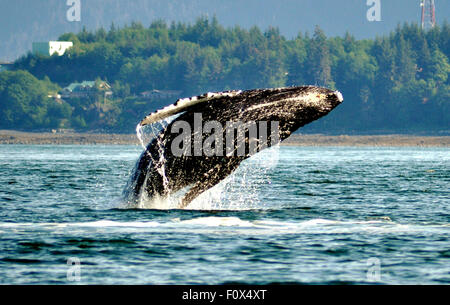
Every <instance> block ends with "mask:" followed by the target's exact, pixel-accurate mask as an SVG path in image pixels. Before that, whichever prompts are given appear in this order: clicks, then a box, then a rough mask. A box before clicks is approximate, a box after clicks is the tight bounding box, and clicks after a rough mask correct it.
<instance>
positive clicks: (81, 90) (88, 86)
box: [61, 81, 112, 98]
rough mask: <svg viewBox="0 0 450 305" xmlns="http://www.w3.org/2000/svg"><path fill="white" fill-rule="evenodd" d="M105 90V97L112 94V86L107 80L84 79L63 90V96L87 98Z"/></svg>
mask: <svg viewBox="0 0 450 305" xmlns="http://www.w3.org/2000/svg"><path fill="white" fill-rule="evenodd" d="M99 90H100V91H103V93H104V97H108V96H111V95H112V91H111V86H110V85H109V84H108V83H107V82H105V81H99V82H96V81H83V82H81V83H71V84H70V85H69V86H67V87H65V88H64V89H63V90H62V91H61V97H62V98H87V97H91V96H94V95H95V94H97V93H98V91H99Z"/></svg>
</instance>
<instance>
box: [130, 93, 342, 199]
mask: <svg viewBox="0 0 450 305" xmlns="http://www.w3.org/2000/svg"><path fill="white" fill-rule="evenodd" d="M342 101H343V97H342V94H341V93H340V92H339V91H334V90H330V89H327V88H321V87H314V86H303V87H286V88H274V89H253V90H245V91H241V90H239V91H225V92H217V93H206V94H203V95H200V96H194V97H191V98H184V99H179V100H178V101H176V102H175V103H174V104H172V105H169V106H167V107H164V108H162V109H160V110H157V111H155V112H153V113H150V114H149V115H147V116H146V117H145V118H144V119H143V120H142V121H141V122H140V123H139V125H138V129H140V128H142V127H143V126H146V125H149V124H154V123H157V122H160V121H162V120H166V119H168V118H170V117H173V116H175V115H177V116H176V118H175V119H173V120H172V121H170V122H169V123H168V125H167V126H166V127H165V128H163V129H162V130H161V131H160V132H159V134H157V135H156V136H155V137H154V138H153V139H152V140H151V141H150V143H149V144H148V145H147V146H146V149H145V151H144V152H143V153H142V154H141V156H140V157H139V160H138V161H137V163H136V166H135V168H134V171H133V173H132V175H131V177H130V180H129V182H128V184H127V187H126V189H125V191H124V194H125V196H126V199H127V200H128V202H130V203H132V202H138V201H139V200H141V198H142V197H143V196H144V197H145V198H152V197H154V196H159V197H167V196H170V195H171V194H173V193H176V192H177V191H179V190H181V189H184V188H187V189H188V190H187V192H186V193H185V194H184V197H183V198H182V199H181V202H180V203H179V208H185V207H187V206H188V204H189V203H190V202H191V201H192V200H194V199H195V198H196V197H197V196H198V195H200V194H201V193H203V192H204V191H206V190H208V189H209V188H211V187H213V186H215V185H216V184H218V183H219V182H220V181H222V180H223V179H225V178H226V177H227V176H228V175H230V174H231V173H232V172H233V171H234V170H235V169H236V168H237V167H238V166H239V164H240V163H241V162H242V161H243V160H245V159H247V158H249V157H251V156H252V155H253V154H255V153H257V152H259V151H261V150H263V149H265V148H266V147H271V146H273V145H277V144H279V143H280V142H281V141H283V140H285V139H286V138H288V137H289V136H290V135H291V134H292V133H293V132H295V131H296V130H297V129H299V128H300V127H302V126H304V125H306V124H308V123H310V122H312V121H314V120H317V119H319V118H320V117H322V116H325V115H327V114H328V113H329V112H330V111H331V110H333V109H334V108H335V107H336V106H338V105H339V104H340V103H341V102H342Z"/></svg>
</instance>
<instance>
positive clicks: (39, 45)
mask: <svg viewBox="0 0 450 305" xmlns="http://www.w3.org/2000/svg"><path fill="white" fill-rule="evenodd" d="M71 47H73V42H71V41H46V42H33V54H39V55H47V56H52V55H53V54H54V53H57V54H58V56H62V55H64V53H65V52H66V50H67V49H69V48H71Z"/></svg>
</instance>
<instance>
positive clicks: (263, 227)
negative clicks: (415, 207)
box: [0, 216, 450, 235]
mask: <svg viewBox="0 0 450 305" xmlns="http://www.w3.org/2000/svg"><path fill="white" fill-rule="evenodd" d="M0 228H1V229H2V230H3V231H5V232H8V231H11V230H12V231H14V232H22V231H25V232H28V231H40V230H44V231H50V232H52V231H55V232H57V231H59V230H71V231H73V230H76V231H83V230H92V229H98V230H102V233H108V232H117V231H118V230H119V231H120V232H148V231H155V232H160V231H164V232H168V231H169V232H177V231H180V232H183V233H185V232H189V231H186V230H190V231H192V232H202V233H210V234H216V233H217V232H218V231H217V230H219V232H222V233H224V234H245V235H261V234H262V235H271V234H277V235H278V234H348V233H354V234H358V233H361V234H375V235H378V234H392V233H394V234H417V233H424V232H442V230H443V229H444V230H446V229H447V230H450V227H449V224H443V225H431V224H408V225H406V224H398V223H395V222H388V221H374V220H370V221H337V220H328V219H321V218H317V219H310V220H304V221H298V222H292V221H291V222H286V221H275V220H257V221H250V220H243V219H241V218H239V217H236V216H233V217H222V216H207V217H196V218H192V219H188V220H180V219H179V218H172V219H168V220H165V221H112V220H99V221H91V222H73V223H70V222H67V223H0ZM221 228H222V230H220V229H221ZM223 230H225V231H223Z"/></svg>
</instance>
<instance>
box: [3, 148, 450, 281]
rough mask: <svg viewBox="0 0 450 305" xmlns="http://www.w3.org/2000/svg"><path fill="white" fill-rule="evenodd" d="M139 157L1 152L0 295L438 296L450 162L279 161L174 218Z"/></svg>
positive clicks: (405, 151) (446, 250) (252, 170)
mask: <svg viewBox="0 0 450 305" xmlns="http://www.w3.org/2000/svg"><path fill="white" fill-rule="evenodd" d="M141 149H142V148H141V147H139V146H37V145H36V146H33V145H31V146H24V145H0V240H1V241H0V284H223V283H248V284H270V283H305V284H336V283H346V284H445V283H447V284H448V283H450V192H449V185H450V183H449V182H450V149H449V148H354V147H320V148H316V147H294V146H292V147H290V146H289V147H287V146H282V147H279V148H277V151H276V152H275V153H274V152H273V151H269V153H265V154H261V156H259V159H258V158H253V159H250V160H247V161H245V162H244V164H242V166H241V167H240V168H239V170H237V171H236V172H235V174H234V175H233V176H231V177H230V178H229V179H227V180H226V181H224V182H223V183H221V184H220V185H218V186H217V187H215V188H213V189H211V190H210V191H208V192H207V193H205V194H203V195H202V196H200V197H199V198H197V199H196V200H195V201H194V202H193V203H192V204H191V205H190V206H189V207H188V209H187V210H179V209H176V208H173V206H172V205H171V204H170V202H169V203H164V202H162V203H160V204H159V205H158V204H157V205H155V204H154V203H153V204H149V205H146V204H145V203H144V204H142V205H140V206H139V208H136V207H135V208H131V207H129V206H127V205H126V204H125V203H124V202H123V200H122V197H121V193H122V191H123V189H124V187H125V184H126V182H127V179H128V177H129V175H130V173H131V170H132V168H133V166H134V164H135V162H136V160H137V158H138V156H139V154H140V153H141Z"/></svg>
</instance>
